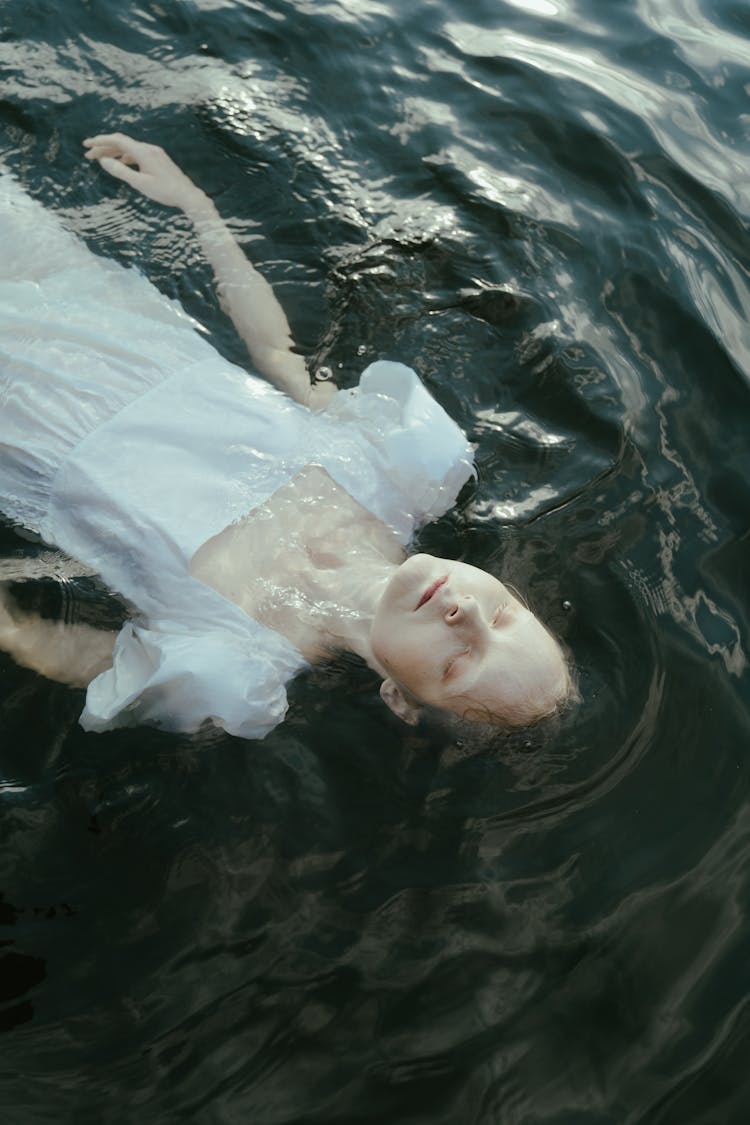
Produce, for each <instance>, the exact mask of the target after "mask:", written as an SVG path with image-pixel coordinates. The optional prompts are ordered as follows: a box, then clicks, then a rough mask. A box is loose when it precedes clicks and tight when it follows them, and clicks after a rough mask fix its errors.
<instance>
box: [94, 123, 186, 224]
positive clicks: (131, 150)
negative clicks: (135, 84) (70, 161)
mask: <svg viewBox="0 0 750 1125" xmlns="http://www.w3.org/2000/svg"><path fill="white" fill-rule="evenodd" d="M83 143H84V146H85V147H86V148H87V149H88V151H87V153H86V159H87V160H98V161H99V163H100V164H101V166H102V168H103V169H104V171H105V172H109V174H110V176H115V177H116V178H117V179H118V180H124V181H125V183H127V184H130V186H131V187H134V188H136V189H137V190H138V191H140V192H141V193H142V194H143V195H146V196H148V198H149V199H153V200H155V202H156V203H163V204H165V205H166V206H167V207H179V208H180V209H181V210H182V211H188V212H191V211H195V210H196V208H199V207H200V205H201V203H203V202H205V201H206V196H205V195H204V193H203V192H202V191H201V190H200V188H197V187H196V186H195V184H194V183H193V181H192V180H190V179H188V177H187V176H186V175H185V173H184V172H183V171H181V170H180V169H179V168H178V167H177V165H176V164H175V162H174V161H173V160H172V159H171V158H170V157H169V156H167V154H166V152H165V151H164V149H163V148H160V147H159V146H158V145H149V144H144V142H143V141H135V140H133V138H132V137H128V136H126V135H125V133H102V134H100V135H99V136H97V137H88V138H87V139H86V140H85V141H84V142H83Z"/></svg>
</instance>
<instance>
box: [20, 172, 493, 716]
mask: <svg viewBox="0 0 750 1125" xmlns="http://www.w3.org/2000/svg"><path fill="white" fill-rule="evenodd" d="M0 238H1V239H2V245H3V249H4V252H5V254H6V260H5V263H4V276H3V280H2V282H0V327H1V329H2V342H1V343H0V349H1V350H0V405H1V407H2V411H1V413H0V508H1V509H2V511H3V512H4V513H5V514H6V515H8V516H10V517H11V518H12V519H15V520H17V521H19V522H21V523H23V524H24V525H26V526H28V527H31V528H33V529H35V530H37V531H39V532H40V533H41V535H42V536H43V537H44V539H45V540H47V541H48V542H50V543H54V544H55V545H57V546H59V547H61V548H62V549H63V550H65V551H67V552H68V553H69V554H71V555H73V556H74V557H76V558H78V559H81V560H82V561H83V562H85V563H87V564H88V565H89V566H92V567H94V568H95V569H96V570H97V571H98V572H99V573H100V574H101V576H102V578H103V579H104V580H105V582H107V583H108V584H109V585H110V586H111V587H112V588H113V589H116V590H117V591H118V592H119V593H121V594H123V595H124V596H125V597H126V598H128V599H129V600H130V601H131V602H132V603H133V604H134V606H136V607H137V610H138V616H137V617H136V619H135V620H134V621H132V622H129V623H128V624H127V625H126V626H125V627H124V628H123V630H122V631H121V633H120V635H119V636H118V639H117V643H116V647H115V656H114V663H113V666H112V668H111V669H109V670H108V671H106V672H104V673H102V674H101V675H100V676H98V677H97V678H96V679H95V680H94V681H93V683H92V684H91V685H90V687H89V690H88V694H87V702H86V708H85V710H84V712H83V715H82V717H81V721H82V723H83V725H84V726H85V727H86V728H87V729H92V730H106V729H109V728H111V727H113V726H117V725H122V724H124V723H134V722H150V723H155V724H158V725H161V726H164V727H166V728H168V729H172V730H181V731H192V730H196V729H197V728H198V727H199V726H200V725H201V724H202V723H203V722H204V721H205V720H206V719H207V718H210V719H212V720H213V721H215V722H216V723H218V724H219V725H221V726H222V727H224V729H226V730H227V731H229V732H230V733H233V734H238V735H242V736H244V737H255V738H257V737H262V736H263V735H264V734H266V733H267V732H268V731H269V730H270V729H272V728H273V727H274V726H275V725H276V724H277V723H278V722H279V721H280V720H281V719H282V718H283V716H284V714H285V711H286V706H287V702H286V690H285V685H286V684H287V683H288V681H289V679H290V678H291V677H292V676H293V675H294V674H295V673H296V672H297V671H298V670H299V669H300V668H302V667H303V666H304V660H303V658H302V656H301V655H300V653H299V652H298V651H297V649H296V648H295V647H294V646H293V645H292V644H291V643H290V642H289V641H287V640H286V638H284V637H282V636H281V635H280V634H278V633H276V632H274V631H273V630H271V629H269V628H267V627H266V626H264V625H261V624H259V623H258V622H257V621H255V620H254V619H252V618H250V617H248V616H247V614H245V613H244V612H243V611H242V610H241V609H240V608H239V607H238V606H236V605H234V603H232V602H230V601H228V600H227V599H226V598H224V597H223V596H222V595H220V594H219V593H218V592H216V591H215V590H213V589H211V588H210V587H208V586H206V585H204V584H203V583H201V582H199V581H198V580H196V579H194V578H192V577H191V575H190V572H189V565H190V560H191V558H192V556H193V555H194V554H195V552H196V551H197V550H198V548H199V547H200V546H201V545H202V544H203V543H205V542H206V540H208V539H210V538H211V537H212V536H214V535H216V534H218V533H219V532H220V531H222V530H223V529H224V528H225V527H227V526H228V525H229V524H231V523H232V522H234V521H235V520H237V519H239V518H241V517H243V516H245V515H246V514H247V513H248V512H250V511H252V510H253V509H254V508H256V507H257V506H258V505H260V504H262V503H263V502H264V501H266V500H267V499H268V498H269V497H270V496H271V495H272V494H273V493H274V492H275V491H276V490H277V489H278V488H280V487H282V486H283V485H284V484H286V483H287V482H288V481H289V480H290V479H291V478H292V477H293V476H294V475H295V474H296V473H298V472H300V471H301V470H302V469H303V468H304V467H305V466H306V465H309V464H318V465H321V466H323V467H324V468H325V469H326V470H327V471H328V472H329V474H330V475H331V476H332V477H333V479H334V480H335V481H336V482H337V483H338V484H340V485H341V486H342V487H344V488H345V489H346V490H347V491H348V492H349V493H350V495H351V496H353V497H354V498H355V499H356V500H357V501H358V502H359V503H360V504H362V506H363V507H365V508H367V509H368V510H369V511H370V512H372V513H373V514H374V515H376V516H377V517H378V518H380V519H381V520H383V521H384V522H385V523H387V524H389V525H390V526H391V527H393V529H394V531H395V532H396V535H397V536H398V538H399V540H400V541H401V542H402V543H404V544H406V543H407V542H408V540H409V538H410V537H411V535H412V534H413V532H414V530H415V528H416V527H417V526H419V524H421V523H423V522H425V521H426V520H429V519H434V518H436V517H437V516H439V515H442V514H443V513H444V512H445V511H446V510H447V509H448V508H449V507H450V505H451V504H452V503H453V501H454V500H455V497H456V495H457V493H458V491H459V490H460V488H461V487H462V485H463V484H464V483H465V481H466V480H467V479H468V477H469V476H470V474H471V471H472V452H471V447H470V445H469V444H468V443H467V441H466V438H465V436H464V435H463V433H462V432H461V431H460V430H459V429H458V427H457V426H456V425H455V424H454V423H453V422H452V421H451V420H450V419H449V418H448V416H447V415H446V414H445V412H444V411H443V410H442V408H441V407H440V406H439V405H438V404H437V403H436V402H435V401H434V400H433V399H432V398H431V397H430V395H429V394H428V392H427V391H426V390H425V388H424V387H423V386H422V384H421V383H420V382H419V379H418V378H417V376H416V375H415V374H414V372H413V371H412V370H411V369H410V368H408V367H405V366H403V365H402V364H397V363H391V362H385V361H381V362H379V363H375V364H373V365H371V366H370V367H369V368H368V369H367V370H366V371H365V372H364V374H363V375H362V377H361V380H360V385H359V387H358V388H356V389H355V390H352V391H340V392H338V393H337V394H336V395H335V396H334V398H333V400H332V401H331V403H330V405H329V406H328V408H327V409H326V410H325V411H324V412H322V413H320V414H312V413H311V412H310V411H308V410H307V409H306V408H305V407H302V406H300V405H299V404H297V403H294V402H292V401H291V400H290V399H288V398H287V397H286V396H285V395H283V394H281V393H280V392H278V391H276V390H274V389H273V388H272V387H270V386H269V385H268V384H266V383H264V382H263V381H262V380H260V379H257V378H256V377H254V376H251V375H248V374H247V373H246V372H244V371H243V370H241V369H240V368H238V367H236V366H234V365H232V364H230V363H228V362H227V361H226V360H225V359H223V358H222V357H221V356H220V355H219V354H218V353H217V352H216V351H215V350H214V349H213V348H212V347H211V346H210V345H209V344H208V343H207V342H206V341H205V340H204V339H202V338H201V336H200V335H199V334H198V332H197V331H196V330H195V327H194V325H193V322H192V321H191V320H190V318H188V317H187V316H186V314H185V313H184V312H183V311H182V310H181V309H180V308H179V307H178V306H177V305H175V304H174V303H173V302H171V301H169V300H167V299H166V298H165V297H164V296H163V295H162V294H160V293H159V292H158V291H157V290H156V289H155V288H154V287H153V286H152V285H151V284H150V283H149V282H148V281H147V280H146V279H145V278H144V277H143V276H142V275H140V274H139V273H137V272H136V271H134V270H127V269H124V268H122V267H120V266H119V265H117V264H115V263H112V262H108V261H105V260H104V259H101V258H98V257H96V256H95V255H93V254H91V253H90V252H89V251H88V250H87V249H86V248H85V247H84V246H83V245H82V244H81V243H80V242H79V241H78V240H77V239H75V238H74V237H73V236H72V235H70V234H69V233H68V232H67V231H65V230H64V229H63V228H62V227H61V226H60V224H59V223H58V221H57V220H56V218H55V216H54V215H50V214H49V213H47V212H45V211H44V210H43V209H42V208H41V207H39V206H38V205H37V204H36V203H34V202H33V201H32V200H30V199H29V198H28V196H26V195H25V194H24V193H23V192H22V191H20V189H19V188H18V186H17V185H16V184H15V182H14V181H13V180H12V179H11V178H10V177H8V176H2V177H0Z"/></svg>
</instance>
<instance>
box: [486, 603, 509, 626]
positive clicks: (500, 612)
mask: <svg viewBox="0 0 750 1125" xmlns="http://www.w3.org/2000/svg"><path fill="white" fill-rule="evenodd" d="M509 604H510V603H509V602H501V603H500V605H499V606H498V607H497V609H496V610H495V612H494V613H493V614H492V617H491V619H490V628H491V627H492V626H493V625H497V623H498V621H499V620H500V618H501V617H502V615H503V613H504V612H505V610H506V609H507V608H508V605H509Z"/></svg>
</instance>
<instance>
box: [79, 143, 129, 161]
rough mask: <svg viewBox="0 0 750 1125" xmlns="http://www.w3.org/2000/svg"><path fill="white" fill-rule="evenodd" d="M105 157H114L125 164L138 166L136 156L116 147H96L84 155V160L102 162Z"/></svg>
mask: <svg viewBox="0 0 750 1125" xmlns="http://www.w3.org/2000/svg"><path fill="white" fill-rule="evenodd" d="M104 156H113V157H116V158H117V159H119V160H121V161H122V162H123V164H138V163H139V161H138V160H136V158H135V157H134V156H131V154H130V153H128V152H122V150H121V149H119V148H117V146H116V145H96V147H95V148H90V149H89V150H88V152H85V153H84V154H83V157H84V160H101V159H102V157H104Z"/></svg>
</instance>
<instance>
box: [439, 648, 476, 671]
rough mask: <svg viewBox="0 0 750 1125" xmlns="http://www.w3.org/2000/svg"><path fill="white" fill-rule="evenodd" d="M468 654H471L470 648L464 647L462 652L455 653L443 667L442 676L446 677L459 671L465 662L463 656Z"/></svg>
mask: <svg viewBox="0 0 750 1125" xmlns="http://www.w3.org/2000/svg"><path fill="white" fill-rule="evenodd" d="M468 656H471V649H470V648H465V649H464V650H463V652H459V653H456V655H455V656H454V657H452V658H451V659H450V660H449V661H448V663H447V664H446V666H445V668H444V669H443V677H444V678H446V679H447V678H448V677H450V676H451V675H452V674H454V673H456V672H460V670H461V668H462V667H463V665H464V663H465V658H466V657H468Z"/></svg>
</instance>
